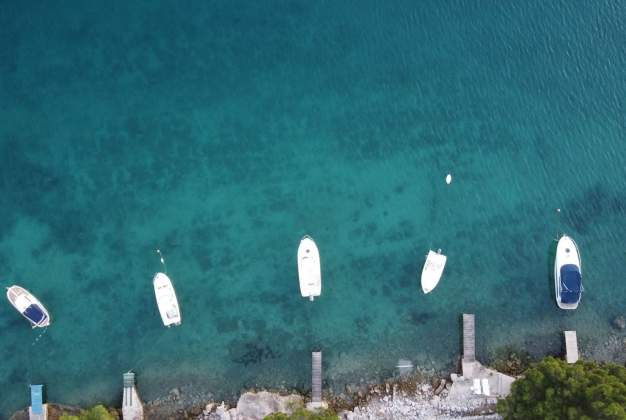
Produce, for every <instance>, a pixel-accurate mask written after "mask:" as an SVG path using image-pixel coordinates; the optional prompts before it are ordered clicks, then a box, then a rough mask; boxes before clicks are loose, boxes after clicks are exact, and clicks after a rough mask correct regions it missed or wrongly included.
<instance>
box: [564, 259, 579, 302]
mask: <svg viewBox="0 0 626 420" xmlns="http://www.w3.org/2000/svg"><path fill="white" fill-rule="evenodd" d="M581 286H582V279H581V276H580V270H579V269H578V267H576V266H575V265H574V264H566V265H564V266H563V267H561V287H562V290H561V301H562V302H563V303H576V302H578V299H579V298H580V292H581Z"/></svg>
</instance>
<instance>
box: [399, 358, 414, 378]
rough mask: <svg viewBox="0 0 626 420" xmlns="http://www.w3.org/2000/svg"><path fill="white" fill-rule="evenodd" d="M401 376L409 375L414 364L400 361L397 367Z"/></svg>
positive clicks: (405, 360) (408, 361) (403, 360)
mask: <svg viewBox="0 0 626 420" xmlns="http://www.w3.org/2000/svg"><path fill="white" fill-rule="evenodd" d="M396 367H397V368H398V371H399V372H400V375H407V374H409V373H411V372H412V371H413V362H411V361H410V360H407V359H400V360H398V364H397V365H396Z"/></svg>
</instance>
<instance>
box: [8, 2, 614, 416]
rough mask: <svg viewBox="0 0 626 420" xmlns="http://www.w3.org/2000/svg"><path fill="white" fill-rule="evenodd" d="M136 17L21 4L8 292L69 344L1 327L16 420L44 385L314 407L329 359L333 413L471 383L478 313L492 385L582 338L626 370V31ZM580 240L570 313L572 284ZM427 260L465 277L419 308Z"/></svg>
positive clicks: (11, 22) (150, 10)
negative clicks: (308, 269) (317, 259)
mask: <svg viewBox="0 0 626 420" xmlns="http://www.w3.org/2000/svg"><path fill="white" fill-rule="evenodd" d="M127 3H128V2H121V1H120V2H118V1H114V2H84V1H74V2H62V3H54V2H44V3H26V2H6V1H5V2H1V3H0V6H1V7H0V72H1V78H0V107H1V108H0V112H1V114H0V115H1V117H0V118H1V120H0V121H1V123H0V156H1V158H2V165H0V182H1V185H2V203H1V205H0V217H1V218H2V221H3V223H2V224H1V225H0V281H1V282H2V285H4V286H8V285H10V284H14V283H17V284H20V285H22V286H24V287H26V288H27V289H30V290H31V291H32V292H33V293H35V294H36V295H37V296H38V297H39V298H40V299H41V300H42V301H43V302H44V303H45V304H46V305H47V306H48V308H49V310H50V312H51V314H52V317H53V323H52V326H51V327H50V328H49V329H48V331H47V332H46V333H45V334H44V335H43V336H41V337H40V338H39V339H38V337H39V334H40V333H41V331H31V330H30V329H29V328H28V325H27V323H26V321H25V320H23V319H21V318H20V316H19V315H18V314H17V313H16V312H15V311H14V310H13V309H12V308H11V307H10V305H9V304H8V303H6V302H5V304H3V305H2V307H1V308H0V330H1V331H2V340H1V341H0V360H2V362H0V389H1V392H0V395H1V397H0V401H1V402H0V413H3V414H1V415H4V416H6V415H7V414H8V413H9V412H11V411H12V410H14V409H16V408H18V407H20V406H24V405H26V404H27V401H28V390H27V385H28V384H29V383H31V382H43V383H45V384H46V386H47V394H48V399H49V400H55V401H63V402H66V403H84V404H87V403H94V402H96V401H106V402H111V403H117V404H119V400H120V398H121V374H122V372H124V371H126V370H129V369H134V370H135V371H136V372H137V373H138V375H139V381H140V389H141V392H142V395H143V396H144V398H146V399H150V398H155V397H157V396H158V395H161V394H163V393H165V392H167V390H168V389H170V388H173V387H175V386H184V385H186V384H194V385H195V386H196V387H195V389H198V390H200V389H201V390H203V392H204V391H206V392H211V393H213V394H215V395H220V396H224V397H228V396H230V395H233V394H234V393H237V392H238V391H239V389H241V388H242V387H247V386H252V385H255V384H259V385H263V386H279V385H281V384H284V385H286V386H301V387H305V388H306V387H307V383H308V380H309V376H308V375H309V367H310V354H309V352H310V351H311V350H313V349H316V348H321V349H322V350H323V351H324V360H325V377H326V379H327V380H328V383H329V385H335V386H341V384H343V383H345V382H354V381H359V380H360V379H361V378H362V379H364V380H374V379H377V378H381V377H384V376H387V375H390V374H392V373H393V367H394V365H395V364H396V362H397V360H398V359H399V358H408V359H410V360H412V361H413V362H414V363H416V364H418V365H420V366H423V367H426V368H435V369H444V368H449V367H451V366H452V365H453V364H454V361H455V358H456V357H457V355H458V354H459V346H460V340H459V328H458V326H459V315H460V314H461V313H462V312H473V313H475V314H476V316H477V327H478V355H479V357H480V358H482V359H485V360H486V359H488V358H490V357H493V354H494V353H495V352H496V351H497V350H498V349H500V348H502V347H503V346H505V345H507V344H511V345H516V346H524V348H526V349H527V350H529V351H531V352H533V353H534V354H542V353H556V352H559V351H560V346H561V340H562V338H561V331H562V330H563V329H576V330H577V331H578V334H579V337H580V339H581V342H582V343H583V347H586V348H587V350H589V351H596V350H594V349H597V351H596V353H597V357H599V358H608V359H619V358H620V357H622V358H623V352H621V353H615V354H613V353H610V352H609V353H607V352H606V351H604V352H603V351H602V347H603V346H602V343H603V342H604V340H606V337H607V335H608V334H609V333H610V329H611V327H610V324H609V322H610V320H611V319H612V318H613V317H614V316H615V315H617V314H620V313H624V312H626V308H625V307H624V298H625V297H626V282H625V281H624V270H623V267H624V265H625V264H626V245H625V243H624V240H623V235H624V233H625V230H624V220H625V218H624V217H625V213H626V169H625V167H626V156H625V151H626V146H625V133H626V122H625V117H624V115H626V114H625V106H624V98H625V97H626V70H625V69H626V52H625V40H626V30H625V28H624V23H623V22H625V21H626V7H625V6H624V3H621V2H609V1H606V2H604V1H587V2H569V1H550V2H538V1H537V2H502V1H493V2H441V1H432V2H415V1H394V2H391V4H389V2H374V1H341V2H336V1H314V2H311V1H273V2H238V1H198V2H185V4H182V3H180V2H164V1H158V2H157V1H144V2H139V1H135V2H131V3H132V4H127ZM448 172H452V174H453V176H454V181H453V183H452V184H451V185H450V186H446V184H445V183H444V177H445V175H446V174H447V173H448ZM556 208H561V209H562V211H561V213H557V212H556V211H555V209H556ZM561 232H567V233H568V234H570V235H572V236H573V237H574V238H575V239H576V241H577V242H578V245H579V247H580V249H581V253H582V258H583V276H584V280H583V281H584V285H585V290H586V293H585V295H584V296H583V301H582V303H581V305H580V307H579V309H578V310H577V311H575V312H573V313H565V312H564V311H560V310H558V309H557V307H556V305H555V303H554V298H553V295H552V294H553V292H552V288H553V287H552V283H551V279H550V278H549V276H550V272H551V267H550V260H549V258H550V252H551V249H552V247H553V244H554V242H553V240H554V239H555V238H556V237H557V234H558V233H561ZM305 233H308V234H310V235H312V236H313V237H314V238H315V239H316V241H317V243H318V246H319V248H320V252H321V255H322V263H323V278H324V289H323V296H322V297H321V298H320V299H319V300H317V301H316V302H315V303H313V304H311V303H309V302H307V301H306V300H304V299H302V298H300V296H299V290H298V283H297V275H296V259H295V255H296V248H297V245H298V242H299V239H300V237H301V236H302V235H303V234H305ZM155 248H161V249H162V250H163V251H164V254H165V257H166V259H167V263H168V272H169V274H170V275H171V277H172V279H173V281H174V283H175V285H176V288H177V292H178V295H179V299H180V301H181V306H182V310H183V325H182V326H181V327H180V328H175V329H170V330H167V329H164V328H163V327H162V325H161V321H160V318H159V316H158V312H157V309H156V306H155V303H154V296H153V291H152V284H151V278H152V275H153V273H154V272H155V271H156V270H159V269H160V267H159V262H158V256H157V255H156V254H155V253H154V249H155ZM429 248H435V249H436V248H443V250H444V253H446V254H447V255H448V265H447V266H446V272H445V276H444V278H443V279H442V281H441V283H440V285H439V286H438V288H437V289H436V290H435V291H434V292H433V293H432V294H430V295H428V296H424V295H423V294H422V293H421V291H420V289H419V273H420V270H421V266H422V263H423V258H424V255H425V254H426V253H427V251H428V249H429Z"/></svg>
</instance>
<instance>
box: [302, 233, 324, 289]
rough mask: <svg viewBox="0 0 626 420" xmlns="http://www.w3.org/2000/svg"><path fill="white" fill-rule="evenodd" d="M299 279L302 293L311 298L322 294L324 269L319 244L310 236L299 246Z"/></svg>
mask: <svg viewBox="0 0 626 420" xmlns="http://www.w3.org/2000/svg"><path fill="white" fill-rule="evenodd" d="M298 280H299V282H300V294H301V295H302V297H308V298H309V299H310V300H313V298H315V297H317V296H319V295H321V294H322V269H321V263H320V253H319V250H318V249H317V244H316V243H315V241H313V239H312V238H311V237H309V236H305V237H303V238H302V240H301V241H300V246H299V247H298Z"/></svg>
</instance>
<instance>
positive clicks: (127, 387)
mask: <svg viewBox="0 0 626 420" xmlns="http://www.w3.org/2000/svg"><path fill="white" fill-rule="evenodd" d="M123 382H124V394H123V397H122V419H124V420H143V404H142V403H141V400H140V399H139V393H138V392H137V388H136V387H135V374H134V373H133V372H127V373H125V374H124V375H123Z"/></svg>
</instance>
